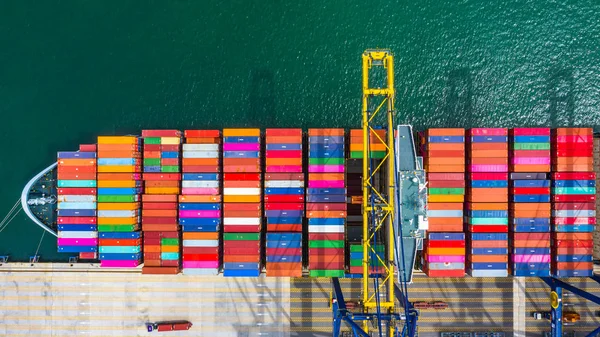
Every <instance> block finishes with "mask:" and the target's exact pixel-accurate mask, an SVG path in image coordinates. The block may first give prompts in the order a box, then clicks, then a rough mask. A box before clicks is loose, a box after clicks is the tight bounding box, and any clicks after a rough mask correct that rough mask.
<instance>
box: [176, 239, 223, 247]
mask: <svg viewBox="0 0 600 337" xmlns="http://www.w3.org/2000/svg"><path fill="white" fill-rule="evenodd" d="M183 247H219V240H183Z"/></svg>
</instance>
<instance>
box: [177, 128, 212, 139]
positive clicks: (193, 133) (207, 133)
mask: <svg viewBox="0 0 600 337" xmlns="http://www.w3.org/2000/svg"><path fill="white" fill-rule="evenodd" d="M183 134H184V135H185V137H186V138H217V137H221V131H219V130H185V131H183Z"/></svg>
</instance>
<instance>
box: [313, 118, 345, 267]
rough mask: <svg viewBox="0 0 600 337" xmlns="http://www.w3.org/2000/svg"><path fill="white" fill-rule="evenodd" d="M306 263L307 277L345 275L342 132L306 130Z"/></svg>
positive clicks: (343, 152)
mask: <svg viewBox="0 0 600 337" xmlns="http://www.w3.org/2000/svg"><path fill="white" fill-rule="evenodd" d="M308 138H309V141H308V158H309V165H308V172H309V173H308V190H307V197H306V209H307V217H308V236H309V237H308V248H309V253H308V260H309V261H308V263H309V270H310V276H311V277H343V276H344V274H345V253H344V246H345V244H344V243H345V223H346V189H345V188H346V179H345V165H344V162H345V150H344V130H343V129H309V130H308Z"/></svg>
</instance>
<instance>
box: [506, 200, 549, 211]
mask: <svg viewBox="0 0 600 337" xmlns="http://www.w3.org/2000/svg"><path fill="white" fill-rule="evenodd" d="M550 206H551V204H550V203H546V202H531V203H529V202H523V203H513V204H512V205H511V209H512V210H515V211H548V212H550V208H551V207H550Z"/></svg>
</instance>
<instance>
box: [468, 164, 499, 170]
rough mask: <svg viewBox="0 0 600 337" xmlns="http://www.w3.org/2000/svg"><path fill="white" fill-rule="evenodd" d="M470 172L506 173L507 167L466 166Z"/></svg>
mask: <svg viewBox="0 0 600 337" xmlns="http://www.w3.org/2000/svg"><path fill="white" fill-rule="evenodd" d="M468 167H469V171H471V172H508V165H474V164H472V165H468Z"/></svg>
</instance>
